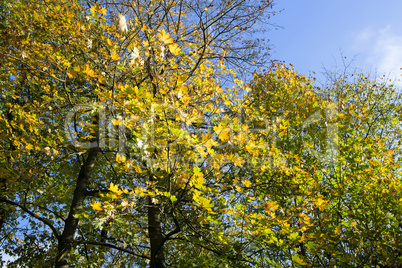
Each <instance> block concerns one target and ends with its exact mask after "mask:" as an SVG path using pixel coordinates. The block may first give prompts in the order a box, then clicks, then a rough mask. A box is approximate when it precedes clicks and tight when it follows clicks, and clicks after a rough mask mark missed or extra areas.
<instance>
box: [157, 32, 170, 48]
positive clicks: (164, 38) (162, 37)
mask: <svg viewBox="0 0 402 268" xmlns="http://www.w3.org/2000/svg"><path fill="white" fill-rule="evenodd" d="M158 39H159V41H161V42H163V43H165V44H166V45H168V44H172V43H173V39H172V38H171V37H170V33H167V32H166V31H165V30H162V31H159V33H158ZM172 53H173V52H172Z"/></svg>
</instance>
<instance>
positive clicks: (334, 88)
mask: <svg viewBox="0 0 402 268" xmlns="http://www.w3.org/2000/svg"><path fill="white" fill-rule="evenodd" d="M329 78H330V79H329V82H330V83H329V84H328V86H327V87H326V88H324V89H320V88H315V87H313V86H312V84H311V82H310V79H308V78H305V77H304V76H302V75H298V74H297V73H296V72H295V71H294V70H293V69H292V68H288V67H286V66H283V65H281V64H279V65H276V66H275V68H274V69H273V70H270V71H269V72H266V73H263V74H258V75H256V76H255V78H254V81H253V84H252V85H251V88H252V91H251V94H250V97H249V102H250V103H251V104H250V105H249V107H250V113H251V114H253V115H254V116H253V117H254V118H255V119H256V120H254V121H255V122H254V124H258V123H260V124H261V123H262V122H261V118H262V119H266V120H267V122H268V124H266V125H270V126H271V128H268V130H270V131H268V132H267V131H266V133H264V134H263V135H261V137H262V138H264V139H265V140H266V141H268V143H269V144H271V145H272V146H275V148H277V150H279V152H281V154H280V156H279V157H277V159H278V160H281V161H277V162H274V161H272V162H273V163H274V164H275V166H273V167H274V168H271V169H267V170H260V169H258V168H257V170H256V171H255V172H251V173H249V174H250V175H249V176H250V180H251V178H253V179H254V180H255V181H256V182H258V185H261V186H263V187H261V186H257V185H256V186H255V187H254V188H253V189H252V196H253V198H254V199H256V200H265V204H263V203H260V206H257V207H255V208H254V211H255V212H254V214H250V213H248V215H250V217H251V218H254V219H257V218H258V219H261V220H260V222H259V224H257V225H256V226H254V227H253V230H254V232H253V233H252V237H250V238H249V240H251V241H255V243H254V245H253V248H259V249H261V253H262V254H261V255H257V257H256V259H258V261H259V265H258V266H261V267H264V266H266V265H271V266H275V267H282V266H287V265H288V264H289V263H292V264H293V265H301V266H312V267H330V266H335V265H336V266H337V267H349V266H350V267H352V266H353V267H360V266H362V267H363V266H364V267H377V266H378V267H399V266H400V265H401V263H402V258H401V252H400V249H399V248H400V237H401V233H400V230H401V229H400V222H401V207H400V204H399V200H400V194H401V192H400V189H401V188H400V187H401V182H400V173H399V172H400V168H399V167H400V162H399V160H398V157H397V156H398V155H400V136H399V135H400V134H399V133H400V121H399V120H400V109H401V95H400V93H398V92H397V90H396V89H395V87H394V86H392V85H391V86H389V85H387V84H386V82H385V81H382V79H377V80H372V79H370V78H369V76H364V75H362V74H352V75H348V74H343V75H340V76H336V75H334V74H330V75H329ZM256 113H257V114H256ZM271 120H272V121H271ZM275 120H277V123H276V125H275V123H274V121H275ZM272 126H274V127H272ZM264 128H265V127H264ZM261 133H262V132H261ZM334 133H335V135H334ZM281 164H282V165H281ZM248 171H249V172H250V169H249V168H248ZM250 195H251V193H250ZM250 202H252V201H251V200H250Z"/></svg>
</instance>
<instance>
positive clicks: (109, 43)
mask: <svg viewBox="0 0 402 268" xmlns="http://www.w3.org/2000/svg"><path fill="white" fill-rule="evenodd" d="M106 42H107V44H108V45H109V46H113V41H112V40H110V39H109V38H108V39H107V41H106Z"/></svg>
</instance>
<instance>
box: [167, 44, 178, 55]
mask: <svg viewBox="0 0 402 268" xmlns="http://www.w3.org/2000/svg"><path fill="white" fill-rule="evenodd" d="M169 50H170V52H172V54H173V55H176V56H177V55H179V53H180V48H179V47H178V45H177V44H171V45H169Z"/></svg>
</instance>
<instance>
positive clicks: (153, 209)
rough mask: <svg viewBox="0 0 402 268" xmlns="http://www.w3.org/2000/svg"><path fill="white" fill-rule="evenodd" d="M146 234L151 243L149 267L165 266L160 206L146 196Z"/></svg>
mask: <svg viewBox="0 0 402 268" xmlns="http://www.w3.org/2000/svg"><path fill="white" fill-rule="evenodd" d="M148 206H149V207H148V235H149V241H150V243H151V264H150V268H163V267H165V256H164V254H163V244H164V242H165V241H164V238H163V234H162V227H161V219H160V207H159V205H158V204H154V202H152V197H148Z"/></svg>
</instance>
